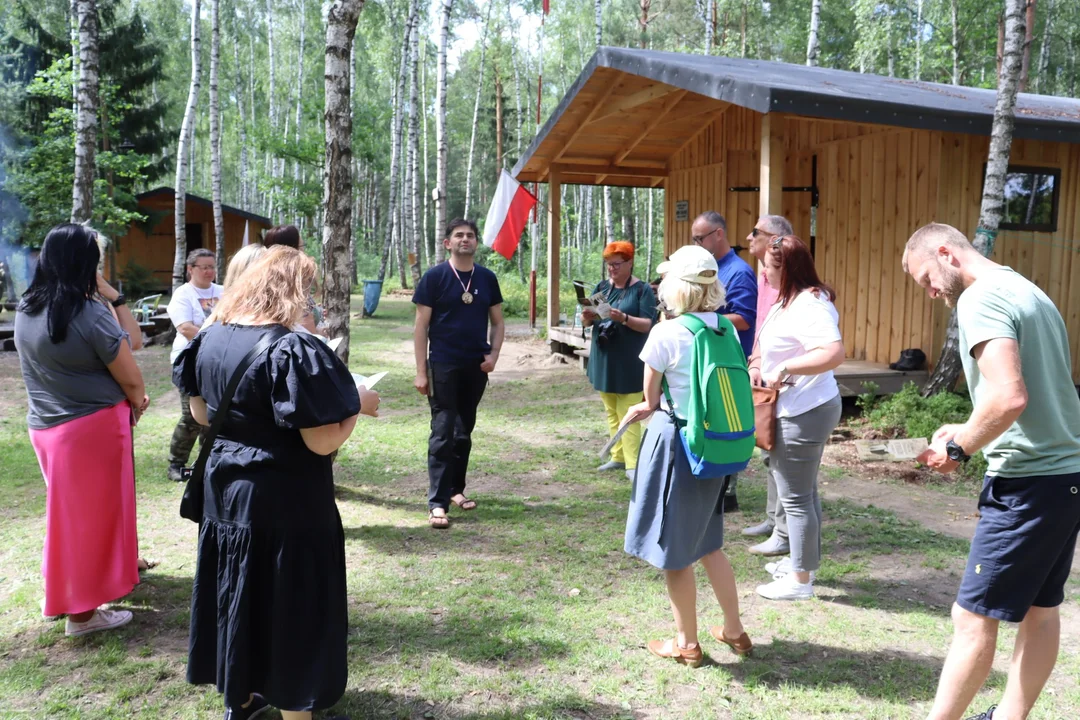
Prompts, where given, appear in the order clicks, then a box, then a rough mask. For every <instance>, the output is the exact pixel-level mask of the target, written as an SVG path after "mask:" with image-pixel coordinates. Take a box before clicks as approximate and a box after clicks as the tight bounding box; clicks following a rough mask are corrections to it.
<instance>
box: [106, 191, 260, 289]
mask: <svg viewBox="0 0 1080 720" xmlns="http://www.w3.org/2000/svg"><path fill="white" fill-rule="evenodd" d="M136 197H137V199H138V202H139V212H141V213H142V214H143V215H145V216H146V218H147V219H146V221H144V222H136V223H132V225H131V227H130V228H129V229H128V232H127V234H126V235H122V236H120V237H115V238H113V242H115V243H116V246H115V247H116V253H115V262H116V272H117V273H120V272H122V271H123V269H124V268H125V267H126V266H127V264H128V262H129V261H134V262H136V263H138V264H139V265H142V266H143V267H145V268H147V269H149V270H150V271H151V272H153V273H154V279H155V280H160V281H161V288H162V289H163V290H167V289H169V288H171V287H172V273H173V259H174V255H175V252H176V235H175V231H174V227H173V226H174V223H175V220H174V212H173V211H174V208H175V197H176V192H175V191H174V190H173V189H172V188H170V187H159V188H155V189H154V190H148V191H147V192H144V193H142V194H140V195H137V196H136ZM221 209H222V214H223V215H224V216H225V255H226V257H228V256H230V255H232V254H233V253H235V252H236V251H237V250H239V249H240V247H241V246H242V245H243V243H244V236H245V234H246V235H247V238H248V241H249V242H259V240H260V239H261V237H262V233H263V232H264V231H265V230H268V229H270V228H271V227H272V226H273V223H272V222H271V221H270V218H265V217H262V216H261V215H255V214H254V213H250V212H247V211H246V210H241V209H239V208H234V207H230V206H228V205H222V206H221ZM184 212H185V214H186V216H187V218H186V220H187V248H188V251H191V250H195V249H197V248H207V249H208V250H216V248H217V246H216V244H215V242H214V204H213V203H212V202H210V201H209V200H207V199H206V198H201V197H199V196H198V195H192V194H191V193H188V194H187V197H186V205H185V209H184ZM111 255H112V253H110V256H111ZM111 260H112V258H111V257H110V258H108V259H107V262H106V273H110V272H111V271H112V268H111V267H110V266H109V264H108V261H111Z"/></svg>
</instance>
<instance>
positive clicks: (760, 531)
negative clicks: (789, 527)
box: [742, 519, 776, 537]
mask: <svg viewBox="0 0 1080 720" xmlns="http://www.w3.org/2000/svg"><path fill="white" fill-rule="evenodd" d="M775 528H776V525H774V524H773V522H772V520H769V519H766V520H765V521H764V522H760V523H758V524H757V525H751V526H750V527H748V528H743V530H742V534H743V535H745V536H746V537H769V536H770V535H772V534H773V530H774V529H775Z"/></svg>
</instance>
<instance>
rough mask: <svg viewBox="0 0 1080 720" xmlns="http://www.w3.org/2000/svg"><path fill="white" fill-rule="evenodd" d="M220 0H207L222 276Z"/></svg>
mask: <svg viewBox="0 0 1080 720" xmlns="http://www.w3.org/2000/svg"><path fill="white" fill-rule="evenodd" d="M220 5H221V0H210V185H211V191H210V192H211V198H212V200H211V201H212V202H213V204H214V256H215V259H216V261H217V275H218V277H219V278H224V277H225V216H224V215H222V213H221V106H220V105H219V104H218V69H219V68H220V67H221V22H220V12H219V11H220Z"/></svg>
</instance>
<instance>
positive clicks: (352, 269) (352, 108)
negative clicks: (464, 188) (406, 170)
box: [349, 33, 364, 286]
mask: <svg viewBox="0 0 1080 720" xmlns="http://www.w3.org/2000/svg"><path fill="white" fill-rule="evenodd" d="M349 123H350V124H352V125H353V126H354V127H355V125H356V34H355V33H354V34H353V37H352V40H350V41H349ZM360 172H361V163H360V162H359V161H358V160H357V159H356V158H355V157H354V158H353V160H352V163H351V168H350V170H349V179H350V187H349V197H350V202H351V203H352V217H351V218H350V223H349V224H350V227H349V277H350V278H351V282H352V284H353V286H355V285H356V283H357V282H359V278H358V277H357V275H356V235H357V233H358V232H359V227H358V225H359V224H360V223H361V222H363V220H362V218H363V217H364V215H363V214H362V213H361V210H360V194H359V193H358V192H357V191H356V186H357V184H358V180H359V178H360ZM358 219H360V220H358Z"/></svg>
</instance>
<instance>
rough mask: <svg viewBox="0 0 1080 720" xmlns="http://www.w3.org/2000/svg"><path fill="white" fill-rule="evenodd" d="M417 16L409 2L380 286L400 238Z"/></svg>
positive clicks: (394, 121)
mask: <svg viewBox="0 0 1080 720" xmlns="http://www.w3.org/2000/svg"><path fill="white" fill-rule="evenodd" d="M418 13H419V4H418V1H417V0H410V2H409V18H408V21H407V24H406V26H405V39H404V41H403V43H402V46H401V62H400V63H399V66H398V76H397V82H396V83H395V87H396V90H395V94H396V96H397V101H396V102H395V103H394V114H393V118H392V119H391V128H390V132H391V143H390V197H389V201H388V205H387V215H386V233H385V236H384V237H385V241H384V243H383V252H382V261H381V262H380V264H379V278H378V279H379V281H380V282H382V281H383V280H385V279H386V270H387V267H388V265H389V262H390V253H391V251H392V250H394V243H395V242H400V240H401V237H402V236H401V233H400V229H399V226H400V224H401V222H400V221H401V210H400V208H399V204H398V199H399V198H398V196H399V194H400V193H401V190H400V188H401V165H402V162H401V154H402V153H401V149H402V148H401V134H402V125H403V124H404V122H403V121H404V115H405V112H404V105H405V79H406V77H407V76H408V69H409V55H410V50H409V47H410V43H411V42H412V35H413V29H414V27H415V25H416V21H417V16H418ZM400 257H401V256H400V255H399V260H400ZM402 278H404V271H402Z"/></svg>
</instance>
